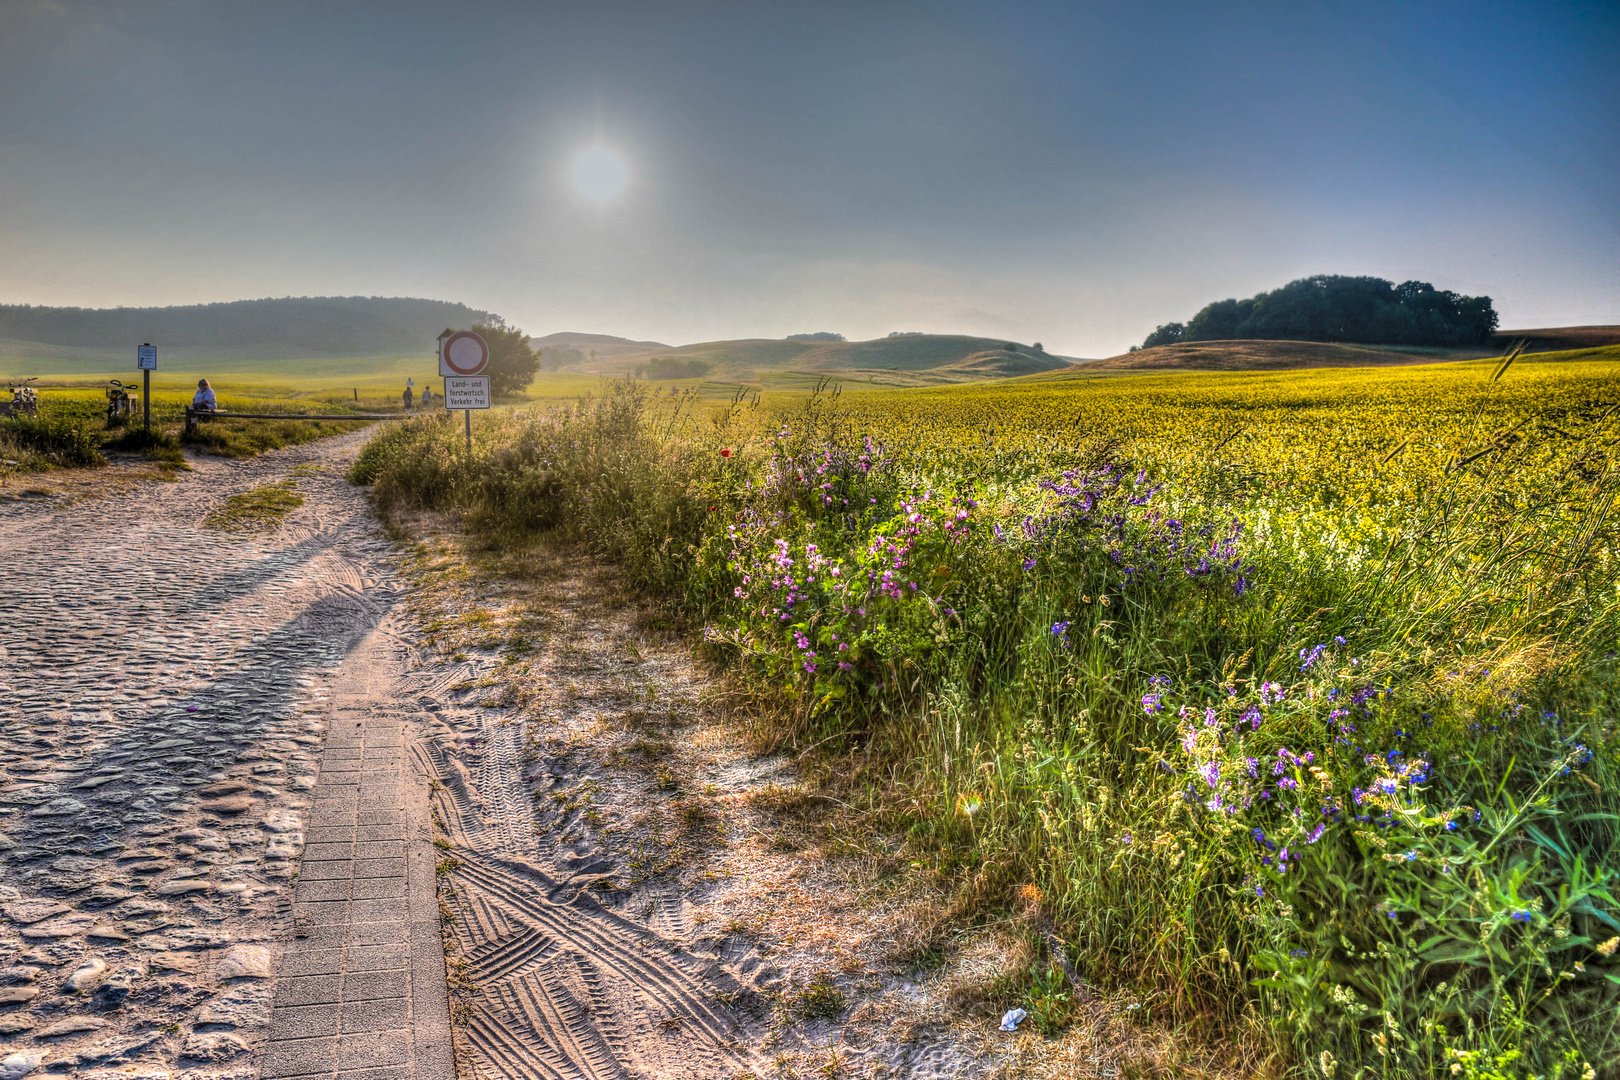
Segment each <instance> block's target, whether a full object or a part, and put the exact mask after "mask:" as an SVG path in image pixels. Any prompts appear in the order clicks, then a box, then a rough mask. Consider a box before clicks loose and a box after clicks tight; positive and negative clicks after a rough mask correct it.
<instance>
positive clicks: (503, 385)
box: [473, 324, 540, 397]
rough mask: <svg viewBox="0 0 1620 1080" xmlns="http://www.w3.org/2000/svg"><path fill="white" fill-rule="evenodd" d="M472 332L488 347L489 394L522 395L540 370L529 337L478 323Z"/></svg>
mask: <svg viewBox="0 0 1620 1080" xmlns="http://www.w3.org/2000/svg"><path fill="white" fill-rule="evenodd" d="M473 331H474V332H475V333H477V334H478V335H479V336H481V337H482V338H483V339H484V344H486V345H488V346H489V364H488V366H486V367H485V368H484V374H485V375H488V376H489V392H490V393H491V394H494V395H495V396H497V397H511V396H512V395H513V394H521V393H522V392H523V391H524V389H525V388H526V387H528V385H529V384H530V383H532V382H534V376H535V374H536V373H537V372H538V371H539V370H540V354H539V353H538V352H535V351H534V350H533V349H531V348H529V335H527V334H525V333H524V332H523V331H521V330H517V329H514V328H511V327H506V326H499V325H487V324H479V325H477V326H474V327H473Z"/></svg>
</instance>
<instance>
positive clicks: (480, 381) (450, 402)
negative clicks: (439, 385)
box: [444, 375, 489, 409]
mask: <svg viewBox="0 0 1620 1080" xmlns="http://www.w3.org/2000/svg"><path fill="white" fill-rule="evenodd" d="M444 407H445V408H446V409H487V408H489V376H488V375H458V376H454V377H452V378H447V379H445V380H444Z"/></svg>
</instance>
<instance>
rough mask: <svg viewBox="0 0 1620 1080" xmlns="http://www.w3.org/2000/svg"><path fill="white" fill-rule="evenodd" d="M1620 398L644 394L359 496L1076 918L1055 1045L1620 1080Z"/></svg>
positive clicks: (975, 895) (1298, 388) (402, 440)
mask: <svg viewBox="0 0 1620 1080" xmlns="http://www.w3.org/2000/svg"><path fill="white" fill-rule="evenodd" d="M1613 373H1614V367H1613V365H1612V362H1611V363H1603V362H1580V361H1572V360H1568V359H1563V360H1560V359H1558V358H1556V355H1555V356H1554V358H1551V359H1549V360H1547V361H1544V362H1534V363H1532V362H1528V361H1526V360H1520V361H1518V362H1517V363H1514V364H1512V365H1511V366H1504V365H1503V364H1501V363H1500V362H1496V363H1467V364H1441V365H1432V366H1426V367H1415V368H1392V369H1376V370H1366V371H1343V370H1330V371H1317V372H1290V373H1285V374H1231V375H1226V374H1210V375H1200V376H1186V375H1164V376H1154V377H1139V378H1128V377H1121V378H1114V379H1106V380H1074V379H1071V380H1051V381H1046V382H1035V381H1031V382H1020V383H1013V384H1002V385H981V386H975V387H968V388H961V389H938V390H923V391H909V392H905V393H898V392H870V393H863V394H849V395H843V396H841V397H837V396H829V395H819V396H815V397H812V398H810V399H808V400H806V399H804V398H799V399H797V400H793V401H784V402H783V403H781V405H780V406H779V407H776V408H771V407H764V406H762V407H758V408H749V407H747V406H746V405H745V404H744V402H743V401H742V400H741V399H738V400H734V401H733V402H732V403H731V404H730V405H721V406H718V407H711V406H706V405H704V404H702V399H701V397H700V396H699V395H697V394H693V393H681V394H675V395H670V394H661V395H657V396H651V395H649V393H648V391H647V388H646V387H645V384H638V383H624V384H619V385H616V386H615V387H613V388H612V389H611V390H610V391H609V392H606V393H604V394H602V395H601V396H597V397H592V398H589V399H586V400H583V401H580V402H578V403H575V404H573V405H569V406H564V407H554V408H552V409H549V410H538V409H532V408H531V409H523V410H515V411H509V412H506V413H504V414H500V415H495V416H491V417H488V418H486V420H485V422H484V423H482V424H481V425H479V427H478V428H477V435H476V442H475V445H474V448H473V450H472V452H471V453H468V452H466V451H465V450H463V449H461V448H460V431H459V428H456V427H454V426H452V425H450V424H448V423H444V422H441V421H436V420H413V421H409V422H407V423H405V424H402V425H399V426H395V427H391V428H389V429H387V430H385V431H383V432H381V433H380V434H379V435H378V437H377V438H376V439H374V440H373V441H372V443H371V444H370V445H369V446H368V447H367V449H366V450H365V451H364V452H363V453H362V455H361V458H360V459H359V461H358V463H357V465H356V468H355V471H354V474H353V478H354V479H356V480H357V481H361V482H371V483H374V484H375V494H376V498H377V500H378V503H379V504H380V505H381V506H382V507H383V508H384V509H387V508H388V507H390V506H401V505H403V506H411V505H427V506H433V507H437V508H441V509H454V510H459V511H460V512H462V513H463V514H464V515H465V517H466V520H467V522H468V524H469V526H470V527H471V528H472V529H474V530H475V531H477V532H479V533H480V534H482V535H483V536H484V537H486V538H487V539H488V540H489V541H490V542H491V544H492V545H494V546H497V547H511V546H514V545H522V544H523V543H524V542H525V541H526V540H527V539H529V538H531V537H533V536H535V535H538V534H541V533H550V534H552V535H556V536H559V537H563V538H567V539H572V540H575V541H578V542H580V543H583V544H586V545H589V547H590V548H591V550H593V551H594V552H595V553H596V554H597V555H598V556H600V557H602V558H604V559H608V560H611V561H614V562H616V563H617V564H619V565H620V566H621V567H622V568H623V572H624V573H625V575H626V577H627V579H628V580H629V581H630V582H632V583H633V584H634V585H636V586H637V587H639V588H641V589H644V590H646V591H648V592H650V593H653V594H656V595H658V596H661V597H663V598H664V599H665V600H666V602H667V603H668V604H669V606H670V608H671V609H672V610H673V611H675V612H678V613H680V614H681V615H683V616H684V617H685V618H686V619H688V620H690V623H691V625H692V626H693V627H694V628H698V627H701V631H702V636H703V639H704V641H705V643H706V646H705V647H706V648H707V649H708V650H710V651H711V653H712V654H713V655H715V656H716V657H717V658H722V659H725V660H726V661H728V662H729V663H730V664H731V666H732V669H733V671H734V672H735V673H736V676H737V678H738V679H739V680H741V681H742V682H743V683H744V684H745V685H747V686H749V687H751V688H752V690H753V691H754V693H755V694H756V695H757V700H758V702H759V704H760V708H759V710H758V711H757V715H758V717H759V719H758V720H757V721H756V723H757V724H758V725H759V731H758V734H759V736H760V737H761V738H762V739H764V740H767V741H779V742H785V743H791V744H793V745H795V746H806V747H815V748H816V753H817V754H820V755H825V756H824V757H823V758H822V760H823V761H824V762H826V763H827V764H826V766H825V768H824V769H823V771H822V773H821V781H822V782H823V783H824V784H826V785H827V786H828V787H831V788H835V789H837V790H836V795H837V798H838V799H839V801H840V802H842V803H845V804H848V805H850V806H852V807H855V808H856V809H858V810H859V811H861V812H862V814H861V822H862V826H863V827H871V828H878V829H881V830H884V831H885V832H886V833H887V835H888V837H889V839H888V840H884V841H875V842H874V843H875V846H876V847H877V848H878V849H882V850H889V848H888V846H887V845H888V844H890V843H892V842H894V841H900V842H902V843H903V844H904V847H905V860H906V861H909V862H910V863H911V864H912V865H914V866H915V867H917V868H918V869H917V871H916V872H919V873H925V874H930V875H933V876H934V877H936V878H937V881H938V883H939V885H941V886H942V887H943V888H945V889H946V890H947V892H948V893H949V895H951V896H952V897H953V902H952V908H951V911H950V914H949V916H948V918H949V919H950V920H953V921H954V922H955V923H956V924H957V925H961V924H964V923H970V922H973V921H976V920H978V921H985V922H989V921H997V920H1002V919H1008V918H1012V917H1013V916H1011V915H1010V914H1009V908H1011V907H1012V906H1013V896H1014V895H1015V890H1018V891H1019V892H1023V893H1027V894H1028V895H1031V896H1035V897H1037V898H1038V903H1039V909H1040V913H1041V914H1040V918H1041V919H1042V920H1050V924H1051V925H1052V926H1054V927H1055V928H1056V931H1057V935H1059V936H1058V937H1054V938H1047V937H1044V936H1042V935H1038V934H1035V933H1033V932H1032V933H1031V935H1030V939H1031V940H1032V941H1034V942H1038V946H1037V947H1036V953H1035V955H1034V957H1033V962H1034V965H1035V966H1034V968H1033V969H1031V968H1030V967H1029V966H1028V962H1025V967H1024V968H1023V969H1022V970H1028V971H1030V972H1031V973H1030V976H1029V979H1028V981H1027V984H1026V985H1025V986H1024V987H1023V990H1022V994H1023V998H1022V1000H1024V1001H1026V1002H1027V1005H1026V1007H1028V1008H1029V1009H1030V1011H1031V1013H1032V1015H1033V1016H1034V1017H1035V1022H1036V1024H1037V1026H1038V1027H1040V1028H1042V1029H1046V1030H1054V1029H1055V1028H1056V1027H1058V1026H1060V1025H1061V1024H1062V1023H1064V1022H1066V1020H1067V1018H1068V1017H1069V1016H1070V1015H1072V1014H1071V1011H1070V1008H1069V1006H1070V1002H1071V997H1070V996H1068V995H1070V994H1071V991H1070V990H1069V989H1068V988H1067V987H1066V985H1065V982H1064V980H1063V979H1062V978H1059V976H1057V975H1054V974H1053V972H1054V968H1056V969H1062V968H1063V967H1064V965H1073V966H1074V967H1075V968H1077V969H1079V970H1080V971H1081V972H1082V973H1083V974H1084V976H1085V977H1086V978H1087V979H1088V980H1089V981H1090V982H1092V983H1093V984H1095V985H1096V986H1098V987H1100V988H1103V989H1105V990H1128V991H1129V993H1131V994H1132V995H1133V997H1135V998H1136V1000H1137V1001H1138V1002H1139V1003H1140V1004H1141V1006H1142V1007H1141V1008H1140V1009H1139V1010H1137V1012H1136V1013H1135V1014H1134V1015H1135V1016H1137V1017H1139V1018H1140V1019H1141V1020H1143V1021H1145V1022H1149V1023H1154V1024H1161V1025H1172V1026H1178V1027H1182V1028H1184V1029H1187V1030H1189V1031H1191V1032H1193V1033H1196V1034H1198V1035H1200V1036H1201V1037H1203V1038H1207V1039H1210V1040H1220V1041H1227V1042H1230V1043H1232V1044H1233V1055H1234V1060H1236V1061H1239V1062H1241V1066H1240V1067H1241V1068H1243V1069H1244V1070H1246V1071H1252V1072H1267V1073H1272V1074H1285V1073H1286V1074H1289V1075H1297V1076H1302V1077H1303V1076H1313V1077H1322V1076H1323V1075H1324V1074H1326V1075H1328V1076H1337V1077H1355V1076H1363V1077H1372V1076H1388V1077H1394V1076H1421V1075H1435V1076H1461V1077H1473V1078H1484V1077H1496V1076H1501V1077H1531V1076H1538V1077H1545V1078H1552V1077H1560V1078H1563V1080H1575V1078H1576V1077H1583V1076H1585V1077H1594V1076H1605V1077H1612V1076H1615V1075H1616V1074H1617V1070H1620V1030H1617V1025H1616V1023H1615V1017H1616V1008H1617V1005H1620V958H1617V957H1616V955H1615V954H1616V952H1617V951H1620V897H1617V896H1616V894H1615V888H1616V879H1617V877H1620V796H1617V794H1616V791H1617V785H1620V761H1617V757H1616V755H1617V752H1620V742H1617V740H1616V737H1615V730H1614V725H1615V719H1616V708H1615V700H1614V696H1613V691H1612V689H1611V687H1612V686H1613V684H1614V679H1615V675H1616V671H1615V647H1616V641H1617V637H1620V561H1617V558H1616V556H1617V555H1620V552H1617V551H1616V537H1617V535H1620V534H1617V533H1616V530H1615V519H1614V515H1613V509H1612V508H1613V506H1614V503H1615V500H1616V497H1617V496H1620V470H1617V467H1616V463H1615V462H1614V461H1613V459H1612V454H1613V446H1614V445H1615V441H1616V439H1617V438H1620V399H1617V398H1616V396H1615V393H1614V387H1615V381H1614V374H1613ZM810 760H812V761H813V760H815V759H814V758H811V759H810ZM834 762H835V763H836V764H834Z"/></svg>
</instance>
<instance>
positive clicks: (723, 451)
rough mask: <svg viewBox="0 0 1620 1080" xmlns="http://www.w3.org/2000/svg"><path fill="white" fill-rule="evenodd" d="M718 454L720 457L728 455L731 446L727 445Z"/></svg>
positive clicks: (729, 454)
mask: <svg viewBox="0 0 1620 1080" xmlns="http://www.w3.org/2000/svg"><path fill="white" fill-rule="evenodd" d="M720 456H721V457H730V456H731V447H729V446H728V447H726V448H725V449H723V450H721V451H720Z"/></svg>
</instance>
